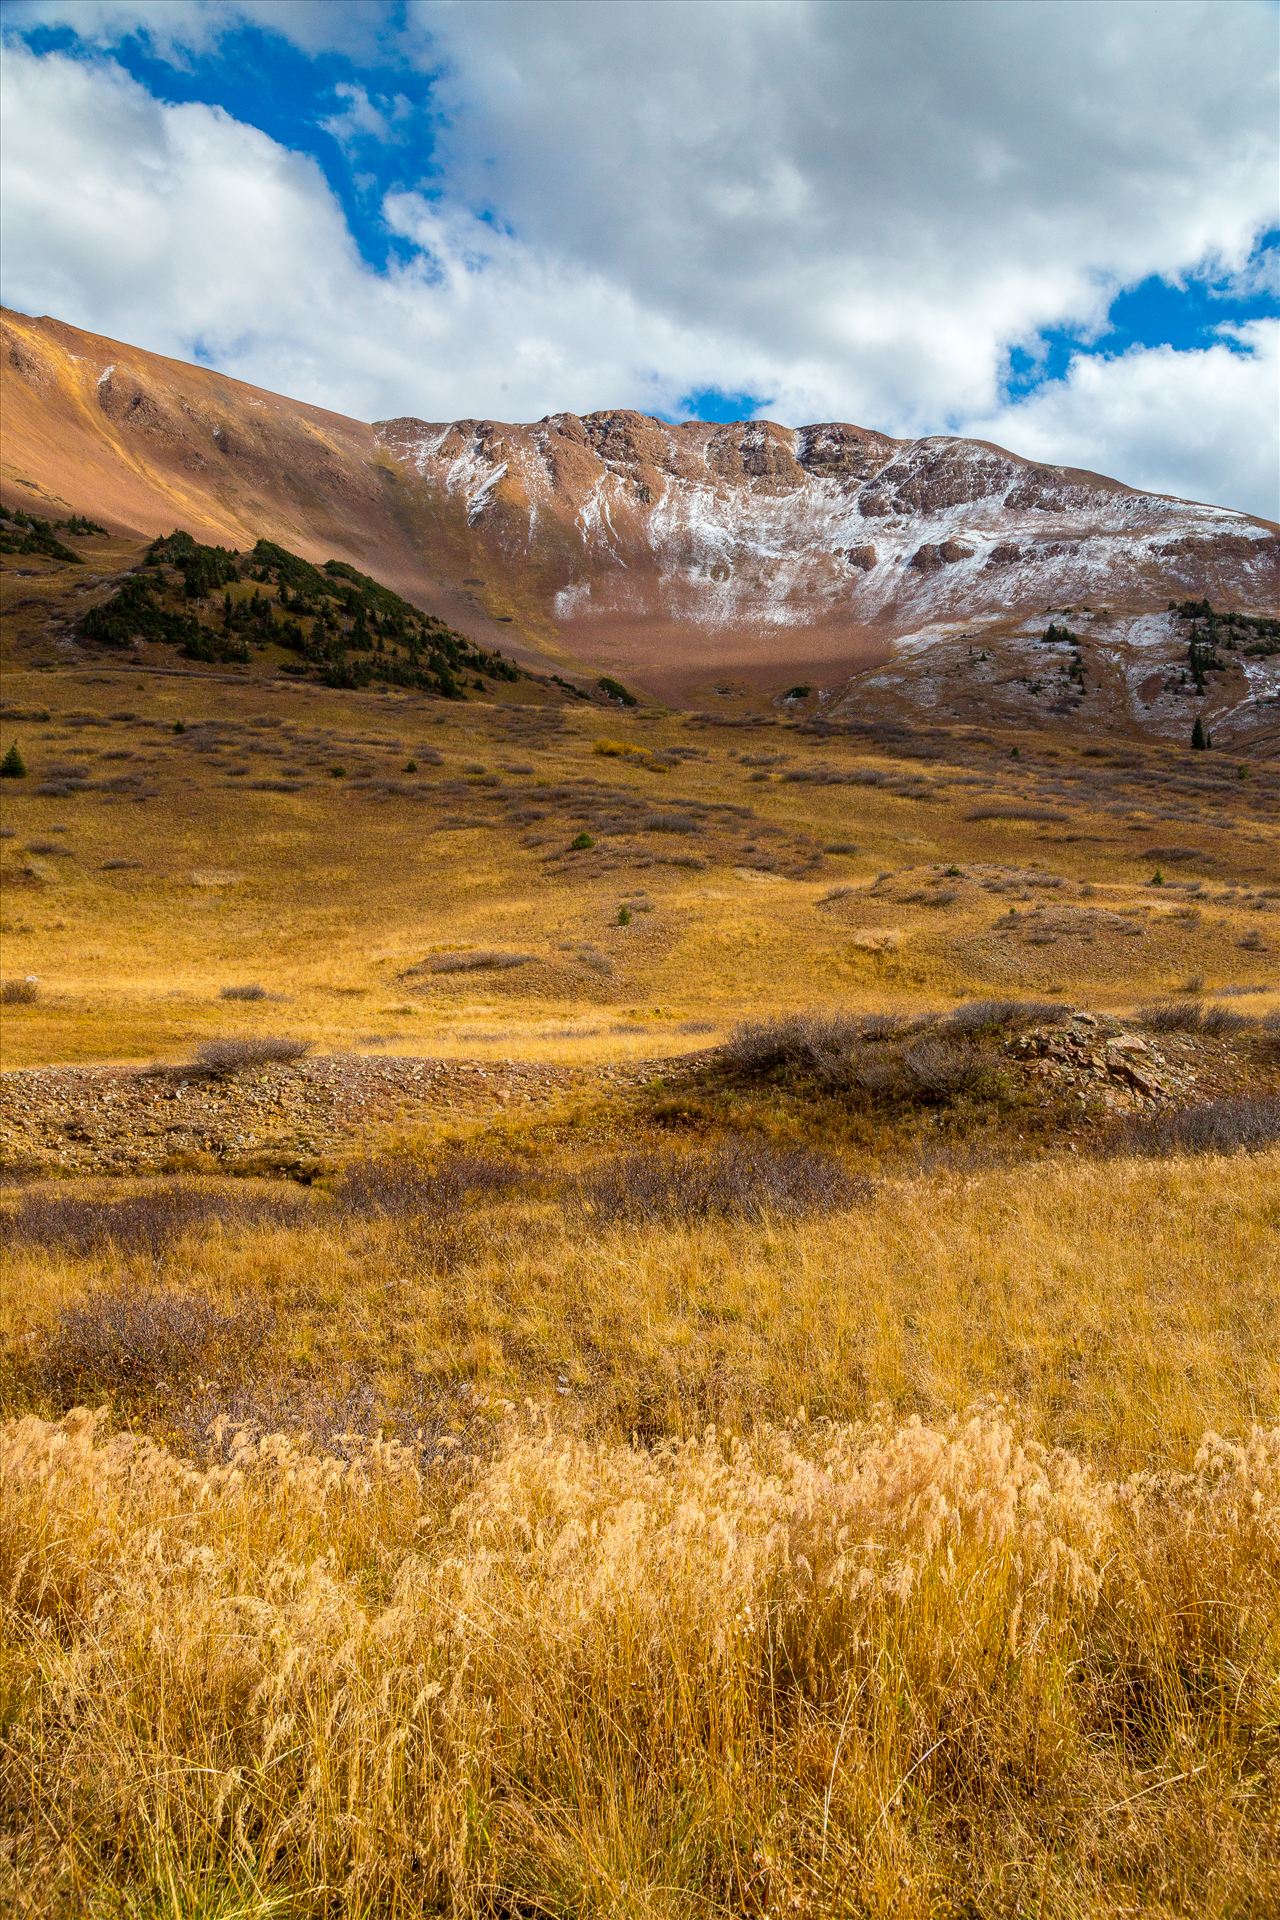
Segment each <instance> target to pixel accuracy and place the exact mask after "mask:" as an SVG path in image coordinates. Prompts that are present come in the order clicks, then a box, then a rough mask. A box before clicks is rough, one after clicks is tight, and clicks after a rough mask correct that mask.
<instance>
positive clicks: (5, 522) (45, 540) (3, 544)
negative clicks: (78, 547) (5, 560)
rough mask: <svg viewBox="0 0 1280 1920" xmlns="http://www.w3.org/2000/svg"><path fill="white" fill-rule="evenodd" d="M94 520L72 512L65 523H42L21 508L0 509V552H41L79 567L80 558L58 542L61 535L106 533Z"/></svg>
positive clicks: (63, 543) (49, 557)
mask: <svg viewBox="0 0 1280 1920" xmlns="http://www.w3.org/2000/svg"><path fill="white" fill-rule="evenodd" d="M105 532H106V528H105V527H100V526H99V525H98V523H97V521H96V520H86V519H85V518H84V516H83V514H79V513H73V514H72V515H71V517H70V518H69V519H67V520H42V519H41V518H40V516H39V515H38V514H35V513H24V512H23V511H22V509H21V508H20V507H12V508H10V507H5V506H0V553H43V554H44V555H45V556H46V557H47V558H48V559H50V560H69V561H70V562H71V564H72V566H73V567H78V566H80V565H81V559H80V555H79V554H78V553H74V552H73V551H72V549H71V548H70V547H69V546H67V545H66V544H65V542H63V541H61V540H59V538H58V535H59V534H60V533H76V534H86V533H105Z"/></svg>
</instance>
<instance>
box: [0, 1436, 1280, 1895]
mask: <svg viewBox="0 0 1280 1920" xmlns="http://www.w3.org/2000/svg"><path fill="white" fill-rule="evenodd" d="M224 1448H225V1454H224V1459H223V1460H222V1461H221V1462H219V1463H218V1464H216V1465H214V1466H212V1467H209V1468H206V1469H195V1468H192V1467H190V1466H188V1465H186V1464H184V1463H183V1462H182V1461H180V1460H178V1459H176V1458H175V1457H174V1456H173V1455H171V1454H169V1453H168V1452H166V1451H165V1450H164V1449H163V1448H160V1447H157V1446H156V1445H154V1444H153V1443H151V1442H148V1441H146V1440H135V1439H132V1438H130V1437H129V1436H127V1435H124V1434H114V1433H112V1432H111V1430H110V1428H109V1427H108V1426H107V1425H106V1423H104V1422H103V1421H101V1420H100V1419H98V1418H97V1417H96V1416H94V1415H91V1414H89V1413H87V1412H79V1413H76V1414H73V1415H70V1416H69V1417H68V1418H67V1419H65V1420H63V1421H62V1422H59V1423H56V1424H52V1423H47V1422H44V1421H40V1420H38V1419H35V1418H28V1419H26V1420H23V1421H18V1422H15V1423H13V1424H11V1425H10V1426H9V1427H8V1428H6V1429H5V1430H4V1434H3V1458H2V1460H0V1465H2V1467H3V1472H2V1473H0V1487H3V1493H2V1494H0V1500H2V1501H3V1508H2V1509H0V1511H2V1512H3V1526H2V1528H0V1581H2V1582H3V1589H4V1591H5V1592H6V1594H7V1595H8V1597H9V1612H8V1619H9V1622H10V1627H9V1639H10V1648H9V1654H8V1659H7V1667H8V1673H9V1690H10V1698H11V1701H12V1703H13V1704H12V1706H11V1708H10V1720H9V1729H8V1732H7V1735H6V1739H5V1749H4V1776H3V1777H4V1786H5V1795H6V1800H7V1802H8V1805H9V1807H10V1810H11V1816H16V1819H17V1821H18V1823H19V1826H20V1833H21V1838H20V1840H19V1843H18V1846H17V1849H16V1851H14V1852H11V1853H10V1855H9V1857H8V1861H7V1867H8V1871H9V1874H10V1876H11V1881H12V1883H13V1884H14V1885H16V1886H17V1887H18V1888H21V1887H23V1886H25V1887H26V1889H27V1890H28V1895H29V1901H30V1907H31V1909H32V1910H40V1911H49V1910H53V1909H56V1908H58V1907H61V1908H62V1910H64V1911H67V1912H77V1913H83V1912H86V1911H89V1912H94V1911H103V1912H105V1911H108V1910H109V1901H108V1890H109V1889H110V1888H111V1887H112V1886H116V1887H117V1888H118V1887H120V1886H121V1885H123V1886H126V1887H129V1888H131V1889H132V1899H133V1905H132V1907H131V1910H132V1911H135V1912H139V1911H149V1912H164V1913H173V1914H176V1913H183V1914H194V1913H201V1914H213V1913H218V1914H230V1913H235V1914H239V1915H249V1914H254V1913H264V1914H265V1913H273V1912H274V1913H279V1912H298V1913H314V1912H317V1911H332V1910H340V1911H342V1912H346V1913H358V1914H365V1913H368V1914H372V1913H378V1914H409V1913H420V1912H422V1911H424V1910H426V1911H448V1912H451V1913H457V1914H475V1915H481V1914H485V1915H496V1914H513V1913H521V1914H581V1915H587V1914H592V1915H594V1914H613V1915H634V1916H641V1915H643V1916H656V1915H663V1916H672V1917H674V1916H677V1915H684V1914H691V1913H700V1912H706V1913H716V1914H742V1915H746V1914H750V1915H765V1914H770V1915H772V1914H780V1913H788V1914H798V1915H810V1916H815V1920H816V1916H828V1915H836V1914H848V1915H855V1914H856V1915H859V1916H863V1915H894V1916H902V1920H905V1917H906V1916H907V1915H916V1914H923V1913H927V1914H934V1913H936V1914H944V1913H945V1914H954V1915H959V1914H969V1913H1038V1914H1071V1915H1086V1914H1089V1915H1094V1914H1096V1915H1099V1916H1100V1915H1102V1914H1114V1913H1117V1912H1120V1911H1124V1912H1129V1913H1144V1914H1152V1915H1154V1914H1160V1915H1173V1914H1182V1913H1190V1912H1193V1911H1194V1912H1196V1913H1202V1914H1222V1915H1226V1914H1228V1913H1230V1914H1236V1915H1238V1914H1259V1915H1261V1914H1262V1913H1264V1912H1266V1911H1268V1910H1274V1903H1275V1901H1276V1900H1277V1899H1278V1898H1280V1848H1278V1847H1277V1832H1276V1823H1275V1802H1274V1785H1275V1768H1276V1764H1277V1758H1278V1755H1277V1737H1276V1710H1277V1705H1278V1704H1280V1703H1278V1701H1277V1688H1276V1672H1277V1655H1278V1654H1280V1429H1275V1428H1273V1429H1271V1430H1270V1431H1266V1430H1263V1429H1262V1428H1259V1427H1254V1428H1252V1429H1251V1430H1249V1431H1247V1432H1246V1433H1245V1434H1243V1435H1242V1437H1241V1439H1240V1440H1239V1441H1238V1442H1235V1443H1228V1442H1227V1441H1225V1440H1220V1439H1218V1438H1216V1437H1215V1436H1213V1435H1209V1436H1206V1438H1205V1440H1204V1443H1203V1445H1202V1446H1201V1448H1200V1450H1199V1452H1198V1454H1197V1456H1196V1460H1195V1463H1194V1466H1193V1467H1192V1469H1191V1470H1190V1472H1188V1473H1185V1474H1178V1473H1172V1472H1169V1473H1165V1474H1162V1475H1159V1476H1150V1475H1139V1476H1132V1477H1129V1478H1127V1479H1124V1480H1111V1479H1107V1478H1105V1477H1103V1476H1100V1475H1098V1474H1096V1473H1095V1472H1094V1471H1093V1470H1092V1469H1090V1468H1089V1467H1088V1466H1087V1465H1085V1464H1084V1463H1083V1462H1082V1461H1081V1460H1079V1459H1078V1458H1077V1457H1076V1456H1074V1455H1072V1454H1070V1453H1068V1452H1063V1451H1046V1450H1045V1449H1044V1448H1042V1447H1041V1446H1039V1445H1038V1444H1037V1443H1035V1442H1034V1441H1028V1440H1027V1439H1026V1438H1025V1437H1024V1436H1023V1434H1022V1433H1021V1431H1020V1429H1019V1426H1018V1423H1017V1421H1016V1419H1014V1418H1012V1417H1010V1416H1009V1415H1007V1414H1006V1413H1003V1412H1002V1411H1000V1410H999V1409H991V1410H988V1411H986V1412H982V1413H976V1414H974V1415H971V1416H969V1417H968V1418H965V1419H961V1420H956V1421H952V1422H949V1423H948V1424H947V1425H945V1426H944V1427H942V1428H934V1427H929V1426H925V1425H921V1424H918V1423H915V1422H908V1423H906V1424H905V1425H898V1424H894V1423H892V1422H890V1421H886V1420H883V1419H873V1420H871V1421H869V1422H867V1423H862V1424H858V1425H852V1426H846V1425H834V1426H825V1425H820V1426H816V1427H810V1426H807V1425H805V1424H803V1423H801V1424H799V1425H792V1426H790V1427H788V1428H786V1429H770V1428H765V1429H761V1430H759V1431H757V1433H756V1434H755V1436H754V1437H753V1438H752V1440H751V1441H750V1442H746V1441H740V1442H729V1441H725V1440H721V1439H720V1438H719V1437H717V1436H716V1435H715V1434H712V1433H709V1434H707V1435H706V1436H705V1437H704V1438H702V1439H695V1440H690V1441H688V1442H685V1443H683V1444H681V1445H676V1446H673V1447H669V1448H663V1449H659V1450H657V1451H656V1452H643V1451H639V1450H636V1449H634V1448H630V1447H627V1446H625V1445H623V1444H621V1443H620V1442H617V1441H599V1442H588V1441H583V1440H575V1439H572V1438H563V1437H560V1436H557V1435H556V1434H554V1433H553V1432H550V1431H548V1430H546V1429H544V1428H542V1427H541V1426H539V1425H538V1424H537V1423H534V1424H533V1425H532V1426H527V1427H524V1428H521V1427H519V1426H515V1427H513V1428H512V1430H511V1431H510V1433H509V1434H508V1435H507V1436H505V1437H504V1439H503V1440H502V1442H501V1444H500V1445H499V1447H498V1449H497V1451H496V1453H494V1454H493V1455H492V1456H491V1457H490V1458H489V1459H487V1460H486V1461H485V1462H484V1463H483V1464H482V1465H480V1466H479V1467H477V1468H476V1469H475V1470H474V1472H473V1473H471V1474H469V1475H466V1476H464V1477H462V1478H460V1476H459V1474H458V1472H457V1471H456V1470H455V1469H453V1468H452V1467H451V1466H450V1464H449V1462H448V1459H447V1457H446V1459H445V1460H444V1462H442V1463H428V1464H425V1465H424V1464H423V1463H422V1461H421V1460H420V1459H419V1458H418V1457H417V1456H416V1455H415V1454H414V1453H413V1452H412V1451H410V1450H408V1449H403V1448H399V1447H393V1446H388V1445H386V1444H385V1443H378V1444H373V1445H365V1446H355V1447H353V1448H349V1449H348V1450H347V1452H346V1453H345V1454H344V1455H343V1456H341V1457H339V1456H332V1457H317V1456H313V1455H309V1454H307V1453H305V1452H300V1451H299V1450H297V1449H296V1448H295V1447H293V1446H291V1445H290V1443H288V1442H287V1441H286V1440H285V1439H284V1438H283V1437H280V1436H270V1435H268V1436H265V1437H262V1438H257V1437H254V1436H252V1435H237V1434H228V1435H227V1436H225V1442H224ZM37 1885H38V1886H39V1892H38V1893H36V1892H35V1891H34V1889H35V1888H36V1887H37Z"/></svg>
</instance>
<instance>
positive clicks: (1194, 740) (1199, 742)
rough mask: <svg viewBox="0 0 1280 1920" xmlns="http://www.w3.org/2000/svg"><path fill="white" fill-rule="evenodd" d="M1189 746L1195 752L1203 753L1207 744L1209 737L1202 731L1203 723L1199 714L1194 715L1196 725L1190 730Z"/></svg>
mask: <svg viewBox="0 0 1280 1920" xmlns="http://www.w3.org/2000/svg"><path fill="white" fill-rule="evenodd" d="M1191 744H1192V746H1193V747H1195V748H1196V750H1197V752H1201V751H1203V750H1204V748H1205V747H1207V746H1208V744H1209V736H1208V734H1207V733H1206V732H1205V730H1204V721H1203V720H1202V719H1201V718H1200V715H1199V714H1197V715H1196V723H1195V725H1194V726H1193V727H1192V729H1191Z"/></svg>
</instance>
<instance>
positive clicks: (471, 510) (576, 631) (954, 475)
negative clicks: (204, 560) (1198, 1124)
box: [3, 314, 1280, 697]
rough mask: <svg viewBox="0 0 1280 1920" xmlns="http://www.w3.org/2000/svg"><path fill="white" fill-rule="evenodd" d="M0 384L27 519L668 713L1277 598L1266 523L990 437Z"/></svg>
mask: <svg viewBox="0 0 1280 1920" xmlns="http://www.w3.org/2000/svg"><path fill="white" fill-rule="evenodd" d="M3 371H4V389H5V392H4V399H5V486H6V494H7V495H12V498H13V500H14V501H15V503H17V504H21V505H24V506H28V507H33V508H34V510H35V511H37V512H39V511H48V509H49V507H50V505H51V504H52V503H55V502H56V503H59V504H60V505H61V506H62V507H71V508H74V509H76V510H78V511H81V512H87V513H90V514H92V515H94V517H96V518H99V519H106V520H109V521H112V522H114V523H115V524H116V525H117V526H122V527H131V528H136V529H137V530H138V531H139V532H142V533H146V534H154V533H158V532H167V531H169V530H170V529H171V528H172V527H173V526H174V525H182V526H186V527H188V528H189V529H190V531H192V532H193V533H195V534H197V535H198V536H200V537H203V538H206V539H208V538H215V539H219V540H229V541H233V542H235V543H237V544H243V543H244V541H245V539H246V538H248V539H252V538H256V537H257V536H258V535H260V534H266V535H268V536H270V537H273V538H277V539H280V540H282V541H283V542H284V543H285V544H287V545H289V546H290V547H292V548H294V549H295V550H298V551H302V552H305V553H308V554H310V555H312V556H313V557H326V556H328V555H335V556H338V557H342V558H347V559H351V560H353V561H354V562H355V563H356V564H358V565H359V566H361V567H362V568H364V569H366V570H367V571H369V572H371V573H374V574H375V575H378V576H379V577H381V578H383V579H385V580H387V582H388V583H389V584H390V585H392V586H395V587H397V588H398V589H399V590H400V591H401V592H404V593H406V594H408V595H409V596H410V597H411V598H414V599H416V600H417V601H418V603H419V604H420V605H422V606H424V607H425V608H426V609H427V610H429V611H431V612H436V613H439V614H441V615H442V616H443V617H444V618H446V619H448V620H449V621H450V622H451V623H452V624H455V625H459V626H462V627H463V628H464V629H467V630H469V631H471V632H472V633H473V634H474V636H475V637H476V638H477V639H479V640H481V641H482V642H483V643H485V644H494V643H496V644H499V645H502V646H503V647H505V648H507V649H510V650H514V651H516V652H517V653H519V652H520V651H522V650H523V651H524V653H525V654H526V655H527V656H529V657H541V658H544V659H545V658H550V659H552V660H555V661H557V662H559V663H561V664H567V665H570V666H575V665H576V666H579V667H583V668H585V667H592V668H595V669H596V670H598V669H599V668H601V667H607V668H609V669H611V670H613V671H616V672H618V673H623V674H628V673H629V674H632V675H633V676H634V677H636V678H637V679H638V680H639V681H640V682H641V683H642V684H647V685H649V686H651V687H653V688H655V689H656V690H658V691H660V692H665V693H673V694H680V693H684V692H688V691H690V690H694V689H697V690H699V691H701V690H703V689H705V688H707V687H709V686H713V685H714V683H715V682H716V680H717V679H718V678H724V677H725V676H728V677H730V678H732V677H735V676H736V677H737V678H738V679H740V680H741V681H743V682H744V683H745V684H747V685H749V686H751V687H754V688H756V689H758V690H763V691H774V692H776V691H778V690H779V689H783V688H785V687H786V686H787V685H788V683H789V682H791V681H796V680H803V679H815V680H817V681H819V682H820V683H821V684H823V685H824V686H827V687H835V686H839V685H840V684H842V683H843V682H844V681H846V680H848V678H849V677H850V676H851V675H854V674H856V673H858V672H865V671H867V670H870V669H876V670H881V669H884V668H886V667H889V668H892V666H893V662H894V661H895V659H898V658H901V659H902V660H904V661H906V660H909V661H910V662H912V663H913V666H912V674H913V675H914V680H913V684H914V683H915V681H919V680H920V679H921V675H920V672H919V661H920V658H921V653H922V650H925V651H927V649H928V648H929V647H930V646H931V645H932V644H933V643H935V642H937V643H939V644H943V643H948V642H954V641H955V640H956V639H957V638H960V639H964V640H966V641H968V640H971V639H972V638H973V636H974V635H975V634H981V635H982V636H983V637H984V638H985V637H986V636H987V635H988V634H990V635H993V636H994V635H998V634H999V633H1001V632H1002V631H1004V630H1006V629H1009V628H1010V623H1014V624H1018V623H1022V622H1025V621H1027V620H1030V621H1032V622H1034V620H1035V619H1037V618H1038V617H1039V616H1040V615H1041V614H1043V613H1045V612H1046V610H1047V609H1050V608H1061V607H1068V606H1081V605H1087V606H1089V607H1092V608H1094V609H1097V608H1099V607H1106V608H1107V609H1109V610H1110V611H1112V612H1119V613H1122V614H1124V615H1125V616H1130V617H1133V618H1139V617H1142V616H1145V615H1147V614H1152V613H1154V612H1156V611H1158V610H1163V609H1164V608H1165V607H1166V606H1167V605H1168V603H1169V601H1170V600H1176V599H1181V598H1184V597H1186V596H1189V595H1190V596H1196V597H1208V598H1209V599H1210V600H1212V601H1213V602H1215V604H1221V605H1226V606H1232V607H1240V608H1245V609H1250V610H1254V611H1267V610H1269V609H1273V608H1274V607H1275V605H1276V603H1277V601H1278V600H1280V537H1278V536H1277V530H1276V528H1274V527H1272V526H1269V525H1268V524H1266V523H1264V522H1260V521H1257V520H1253V519H1250V518H1249V517H1248V516H1246V515H1244V514H1240V513H1234V512H1231V511H1228V510H1227V509H1224V508H1218V507H1212V506H1198V505H1194V504H1190V503H1187V502H1184V501H1177V500H1170V499H1166V498H1163V497H1161V496H1158V495H1154V494H1146V493H1140V492H1135V491H1133V490H1132V489H1130V488H1128V487H1125V486H1122V485H1120V484H1119V483H1118V482H1116V481H1114V480H1107V479H1104V478H1101V477H1100V476H1098V475H1096V474H1090V473H1083V472H1077V471H1074V470H1070V469H1066V468H1059V467H1047V466H1040V465H1035V464H1033V463H1031V462H1029V461H1025V460H1021V459H1019V458H1018V457H1017V456H1016V455H1015V454H1011V453H1007V452H1005V451H1003V450H1002V449H1001V448H998V447H994V446H988V445H986V444H984V443H981V442H978V441H966V440H957V439H946V438H934V439H926V440H917V441H899V440H893V439H890V438H888V437H887V436H886V435H884V434H879V433H873V432H869V431H867V430H865V429H863V428H860V427H852V426H843V425H839V424H827V425H820V426H809V427H800V428H795V429H791V428H785V427H779V426H776V425H773V424H771V423H769V422H763V421H749V422H745V423H738V424H735V425H732V426H717V425H708V424H706V423H703V422H691V423H688V424H684V425H676V426H671V425H666V424H664V423H662V422H661V421H657V420H652V419H649V418H647V417H645V416H643V415H640V414H635V413H630V412H610V413H597V414H590V415H587V416H585V417H579V416H577V415H575V414H555V415H551V416H549V417H548V418H547V419H545V420H541V421H539V422H537V423H536V424H535V425H532V426H506V425H502V424H500V423H497V422H494V421H485V420H460V421H454V422H450V423H442V424H436V425H428V424H425V423H423V422H422V421H418V420H412V419H399V420H390V421H384V422H382V423H380V424H379V425H377V426H374V427H370V426H367V425H365V424H363V423H361V422H358V421H353V420H346V419H343V418H342V417H341V416H339V415H336V414H332V413H327V412H325V411H324V410H322V409H320V408H315V407H309V406H305V405H303V404H301V403H299V402H295V401H290V400H286V399H282V398H281V397H280V396H278V395H275V394H268V393H263V392H260V391H259V390H257V389H255V388H252V387H248V386H245V385H244V384H243V383H241V382H238V381H234V380H228V379H225V378H224V377H222V376H220V375H218V374H215V373H211V372H209V371H208V370H207V369H205V368H200V367H191V366H186V365H184V364H182V363H180V362H176V361H171V360H163V359H160V358H159V357H157V356H154V355H150V354H146V353H143V352H141V351H139V350H138V349H135V348H129V347H124V346H121V345H119V344H118V343H115V342H112V341H107V340H101V339H99V338H97V337H96V336H94V335H92V334H86V333H81V332H78V331H77V330H76V329H74V328H71V327H66V326H63V325H61V324H60V323H59V322H56V321H50V320H36V321H32V320H27V319H24V318H23V317H22V316H20V315H15V314H10V315H6V316H5V317H4V321H3ZM908 677H910V676H908ZM924 678H925V679H926V680H927V674H926V675H925V676H924ZM1263 697H1271V696H1269V695H1265V694H1264V696H1263Z"/></svg>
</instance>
